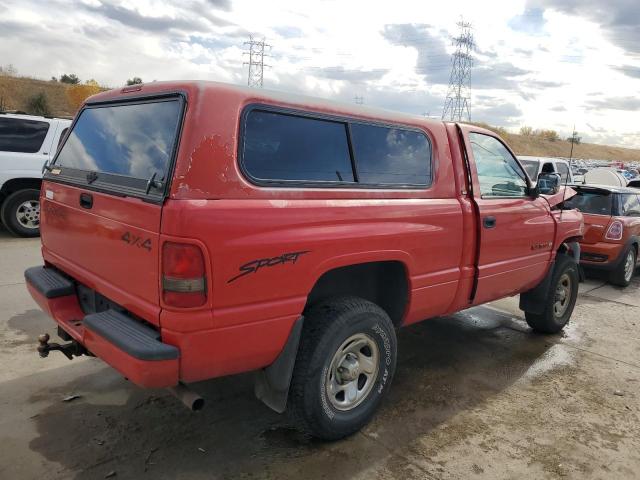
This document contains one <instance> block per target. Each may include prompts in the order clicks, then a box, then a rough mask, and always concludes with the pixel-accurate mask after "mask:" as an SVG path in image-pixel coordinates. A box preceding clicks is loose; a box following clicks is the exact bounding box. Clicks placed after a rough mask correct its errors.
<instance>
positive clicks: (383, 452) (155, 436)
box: [0, 231, 640, 479]
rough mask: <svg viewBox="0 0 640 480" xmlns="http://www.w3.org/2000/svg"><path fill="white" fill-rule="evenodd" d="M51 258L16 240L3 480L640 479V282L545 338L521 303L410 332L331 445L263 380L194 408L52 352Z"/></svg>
mask: <svg viewBox="0 0 640 480" xmlns="http://www.w3.org/2000/svg"><path fill="white" fill-rule="evenodd" d="M38 263H40V259H39V241H38V240H37V239H36V240H17V239H11V238H10V237H9V236H8V235H7V234H6V233H5V232H4V231H0V266H1V269H0V364H1V365H2V369H1V370H0V446H1V447H0V478H2V479H32V478H33V479H36V478H38V479H40V478H46V479H62V478H64V479H67V478H99V479H101V478H105V477H110V478H138V479H139V478H145V477H147V478H154V479H164V478H167V479H173V478H189V479H200V478H203V479H204V478H207V479H212V478H273V479H276V478H277V479H280V478H292V479H293V478H295V479H298V478H305V479H313V478H330V479H334V478H340V479H345V478H358V479H360V478H361V479H378V478H380V479H386V478H398V479H407V478H429V479H431V478H443V479H470V478H474V479H475V478H478V479H482V478H486V479H494V478H518V479H520V478H536V479H542V478H576V479H578V478H579V479H586V478H615V479H622V478H629V479H631V478H639V476H640V402H639V401H638V400H639V397H640V378H639V374H640V333H639V332H640V315H639V314H640V294H639V289H640V280H637V281H636V283H635V284H634V285H632V286H631V287H629V288H628V289H627V290H625V291H621V290H618V289H614V288H611V287H609V286H606V285H603V282H602V281H598V280H589V281H588V282H587V283H585V284H583V285H582V286H581V291H582V293H581V295H580V298H579V305H578V307H577V308H576V311H575V313H574V317H573V321H572V323H571V324H570V326H569V327H568V328H567V329H566V332H564V333H563V334H561V335H556V336H539V335H534V334H532V333H531V332H530V331H529V329H528V327H527V325H526V324H525V323H524V321H523V320H522V315H521V314H520V312H519V310H518V309H517V300H516V299H507V300H503V301H500V302H496V303H495V304H493V305H491V306H489V307H480V308H475V309H471V310H468V311H466V312H463V313H461V314H458V315H455V316H453V317H449V318H438V319H434V320H431V321H428V322H424V323H423V324H420V325H417V326H414V327H410V328H407V329H404V330H402V331H401V332H400V334H399V362H398V371H397V374H396V378H395V380H394V385H393V388H392V389H391V391H390V394H389V395H388V396H387V398H386V401H385V402H384V404H383V406H382V409H381V411H380V412H379V414H378V415H377V417H376V418H375V420H374V421H373V422H372V423H371V424H370V425H369V426H368V427H367V428H366V429H365V430H364V431H363V432H362V433H360V434H357V435H355V436H353V437H352V438H349V439H347V440H344V441H341V442H337V443H322V442H317V441H313V440H310V439H307V438H304V437H302V436H301V435H299V434H297V433H296V432H295V431H294V430H292V429H291V428H290V426H289V425H288V424H287V421H286V418H285V417H282V416H280V415H277V414H275V413H273V412H271V411H270V410H269V409H267V408H266V407H265V406H263V405H262V404H261V403H260V402H258V401H257V400H256V399H255V398H254V396H253V384H252V375H251V374H247V375H242V376H236V377H231V378H222V379H218V380H214V381H210V382H203V383H200V384H196V385H195V386H194V388H195V389H196V390H198V391H199V392H200V393H201V394H202V395H203V396H204V397H206V400H207V406H206V407H205V410H203V411H202V412H198V413H196V414H194V413H190V412H189V411H187V410H186V409H185V408H184V407H183V406H182V405H181V404H180V403H179V402H178V401H177V400H175V399H174V398H173V397H172V396H170V395H169V394H168V393H167V392H165V391H162V390H158V391H143V390H140V389H138V388H136V387H135V386H132V385H131V384H129V383H128V382H127V381H126V380H124V379H123V378H121V377H119V376H118V374H116V373H115V372H114V371H112V370H111V369H109V368H108V367H106V366H105V365H104V364H103V363H101V362H100V361H99V360H97V359H91V358H81V359H75V360H73V361H71V362H69V361H68V360H66V359H65V358H64V357H63V356H62V355H60V354H57V353H55V352H54V353H52V355H51V357H49V358H48V359H40V358H38V356H37V354H36V353H35V343H36V337H37V335H38V334H39V333H42V332H45V331H48V332H50V333H54V329H53V327H52V323H51V321H50V320H48V319H47V318H46V317H45V315H44V314H42V313H41V312H40V311H39V310H38V309H37V307H36V305H35V304H34V302H33V301H32V300H31V299H30V297H29V295H28V294H27V292H26V290H25V288H24V281H23V277H22V272H23V270H24V268H25V267H27V266H31V265H36V264H38ZM70 395H79V396H80V397H79V398H77V399H75V400H73V401H69V402H65V401H63V399H64V398H65V397H68V396H70Z"/></svg>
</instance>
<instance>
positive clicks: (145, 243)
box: [120, 232, 151, 252]
mask: <svg viewBox="0 0 640 480" xmlns="http://www.w3.org/2000/svg"><path fill="white" fill-rule="evenodd" d="M120 240H122V241H123V242H126V243H128V244H129V245H135V246H136V247H138V248H144V249H145V250H147V251H148V252H150V251H151V239H150V238H147V239H146V240H142V237H138V236H137V235H134V234H132V233H131V232H124V233H123V234H122V236H121V237H120Z"/></svg>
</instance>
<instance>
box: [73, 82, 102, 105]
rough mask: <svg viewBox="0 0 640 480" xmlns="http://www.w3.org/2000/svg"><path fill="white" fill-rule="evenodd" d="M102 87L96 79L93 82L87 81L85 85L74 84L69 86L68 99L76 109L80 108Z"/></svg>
mask: <svg viewBox="0 0 640 480" xmlns="http://www.w3.org/2000/svg"><path fill="white" fill-rule="evenodd" d="M101 91H102V88H100V85H98V83H97V82H96V81H95V80H94V81H93V83H89V82H87V83H85V84H84V85H73V86H71V87H69V88H67V92H66V93H67V100H68V102H69V105H70V106H71V108H73V109H74V110H78V109H79V108H80V105H82V103H83V102H84V101H85V100H86V99H87V98H88V97H90V96H91V95H95V94H96V93H100V92H101Z"/></svg>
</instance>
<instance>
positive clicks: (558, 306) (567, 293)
mask: <svg viewBox="0 0 640 480" xmlns="http://www.w3.org/2000/svg"><path fill="white" fill-rule="evenodd" d="M571 289H572V285H571V277H569V275H568V274H566V273H564V274H562V276H561V277H560V279H559V280H558V284H557V285H556V294H555V297H554V301H553V314H554V315H555V316H556V317H562V316H563V315H564V314H565V312H566V311H567V308H569V302H570V301H571Z"/></svg>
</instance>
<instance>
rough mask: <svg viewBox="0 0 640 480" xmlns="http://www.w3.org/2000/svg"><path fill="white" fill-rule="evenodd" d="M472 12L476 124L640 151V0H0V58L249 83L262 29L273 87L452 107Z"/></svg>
mask: <svg viewBox="0 0 640 480" xmlns="http://www.w3.org/2000/svg"><path fill="white" fill-rule="evenodd" d="M461 14H463V15H464V19H465V20H466V21H469V22H472V23H473V27H474V28H473V33H474V36H475V40H476V43H477V46H476V50H475V52H474V59H475V64H474V67H473V69H472V73H471V86H472V100H471V116H472V120H475V121H485V122H488V123H490V124H493V125H499V126H504V127H507V128H508V129H509V130H512V131H517V130H518V129H519V127H520V126H522V125H529V126H532V127H534V128H553V129H556V130H558V131H559V132H561V134H562V135H563V136H566V135H568V134H569V132H570V131H571V128H572V126H573V124H574V123H575V125H576V130H578V132H579V133H580V134H581V135H582V136H583V138H584V139H585V140H589V141H594V142H600V143H609V144H616V145H622V146H630V147H638V148H640V4H639V3H638V0H509V1H506V0H504V1H490V0H484V1H477V0H471V1H466V0H464V1H463V0H457V1H453V2H426V1H424V0H422V1H406V0H394V1H392V2H388V1H387V2H378V1H374V0H369V1H358V0H353V1H344V0H342V1H339V0H315V1H301V0H268V1H258V0H182V1H178V0H175V1H174V0H165V1H154V0H135V1H133V0H129V1H126V0H124V1H123V0H76V1H66V0H40V1H37V0H0V65H7V64H13V66H14V67H15V68H16V69H17V70H18V73H19V74H22V75H31V76H36V77H40V78H44V79H48V78H50V77H51V76H52V75H55V76H59V75H61V74H62V73H76V74H77V75H78V76H79V77H80V78H81V79H83V80H85V79H89V78H94V79H96V80H97V81H98V82H100V83H101V84H105V85H108V86H114V87H115V86H119V85H122V84H123V83H124V82H125V81H126V79H127V78H130V77H133V76H140V77H142V78H143V79H144V80H145V81H151V80H169V79H207V80H218V81H224V82H231V83H238V84H244V83H246V77H247V69H246V67H244V66H243V64H242V63H243V60H246V57H243V53H242V52H243V48H244V45H243V42H244V41H245V40H247V39H248V36H249V35H250V34H253V35H255V36H257V37H258V38H262V37H264V38H266V40H267V43H269V44H270V45H272V47H271V49H270V52H269V53H270V55H271V56H270V57H269V58H268V59H267V61H268V64H269V65H270V68H268V69H267V71H266V72H265V87H266V88H272V89H277V90H287V91H295V92H297V93H305V94H311V95H315V96H322V97H328V98H333V99H338V100H343V101H347V102H353V101H354V97H355V96H356V95H358V96H362V97H364V103H366V104H367V105H372V106H377V107H383V108H388V109H393V110H401V111H405V112H410V113H415V114H430V115H431V116H438V117H439V116H440V115H441V113H442V107H443V102H444V98H445V96H446V90H447V83H448V80H449V73H450V55H451V53H452V51H453V45H452V38H453V37H454V36H455V35H456V34H457V30H456V29H457V27H456V22H457V21H458V20H459V19H460V15H461Z"/></svg>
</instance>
